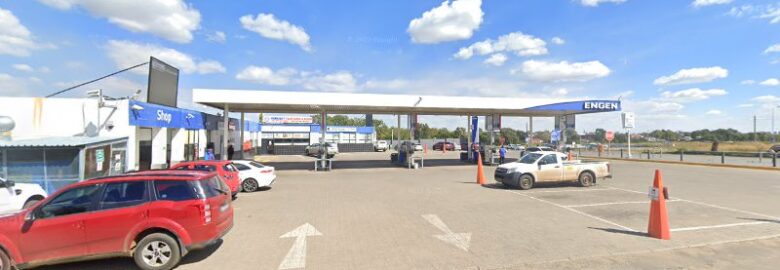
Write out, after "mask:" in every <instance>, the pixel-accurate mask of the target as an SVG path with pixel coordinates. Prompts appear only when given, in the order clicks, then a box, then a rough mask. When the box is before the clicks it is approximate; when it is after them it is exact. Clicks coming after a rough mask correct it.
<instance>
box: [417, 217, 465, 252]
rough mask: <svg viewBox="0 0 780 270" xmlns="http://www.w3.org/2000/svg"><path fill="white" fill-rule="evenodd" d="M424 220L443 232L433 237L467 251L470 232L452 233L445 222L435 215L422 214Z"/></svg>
mask: <svg viewBox="0 0 780 270" xmlns="http://www.w3.org/2000/svg"><path fill="white" fill-rule="evenodd" d="M422 217H423V218H424V219H425V220H427V221H428V222H429V223H431V225H433V226H435V227H436V228H437V229H439V230H440V231H441V232H443V233H444V234H438V235H434V236H433V237H436V238H439V240H442V241H444V242H445V243H447V244H450V245H453V246H456V247H458V248H460V249H462V250H463V251H469V245H470V244H471V233H454V232H452V230H450V228H449V227H447V225H446V224H444V222H443V221H441V219H440V218H439V217H438V216H436V215H432V214H431V215H423V216H422Z"/></svg>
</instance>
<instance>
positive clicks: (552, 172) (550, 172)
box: [494, 151, 612, 189]
mask: <svg viewBox="0 0 780 270" xmlns="http://www.w3.org/2000/svg"><path fill="white" fill-rule="evenodd" d="M566 158H567V157H566V154H563V153H559V152H553V151H542V152H533V153H528V154H527V155H525V156H523V157H522V158H520V160H518V161H516V162H512V163H506V164H503V165H500V166H498V168H496V173H495V175H494V177H495V179H496V181H497V182H500V183H502V184H504V185H507V186H511V187H519V188H520V189H530V188H532V187H533V186H534V184H536V183H541V182H562V181H572V182H575V181H576V182H578V183H579V184H580V185H581V186H583V187H588V186H592V185H595V184H596V179H599V178H611V177H612V172H611V168H610V165H609V163H608V162H599V161H579V160H572V161H568V160H566Z"/></svg>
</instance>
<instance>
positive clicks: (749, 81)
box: [740, 80, 756, 85]
mask: <svg viewBox="0 0 780 270" xmlns="http://www.w3.org/2000/svg"><path fill="white" fill-rule="evenodd" d="M755 83H756V81H754V80H744V81H741V82H740V84H742V85H751V84H755Z"/></svg>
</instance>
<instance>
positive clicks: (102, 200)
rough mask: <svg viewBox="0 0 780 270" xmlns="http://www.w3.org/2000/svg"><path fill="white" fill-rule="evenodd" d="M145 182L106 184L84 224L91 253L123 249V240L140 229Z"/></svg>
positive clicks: (145, 202) (145, 207)
mask: <svg viewBox="0 0 780 270" xmlns="http://www.w3.org/2000/svg"><path fill="white" fill-rule="evenodd" d="M147 182H148V181H125V182H112V183H106V184H105V187H104V188H103V192H102V193H101V194H100V196H99V199H98V202H97V205H96V210H95V211H93V212H91V213H90V214H88V215H86V217H85V218H84V227H85V232H86V239H87V245H88V248H89V253H90V254H106V253H117V252H123V251H125V250H124V249H125V239H127V236H128V235H135V234H137V233H140V231H139V230H143V229H144V228H143V226H139V225H141V224H143V223H144V222H146V218H147V216H148V206H149V192H148V189H149V188H148V185H147Z"/></svg>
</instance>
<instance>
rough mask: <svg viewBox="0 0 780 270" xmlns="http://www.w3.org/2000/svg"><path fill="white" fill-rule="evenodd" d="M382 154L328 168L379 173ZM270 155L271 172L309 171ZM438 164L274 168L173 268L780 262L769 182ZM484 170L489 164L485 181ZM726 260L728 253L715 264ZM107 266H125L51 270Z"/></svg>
mask: <svg viewBox="0 0 780 270" xmlns="http://www.w3.org/2000/svg"><path fill="white" fill-rule="evenodd" d="M434 154H438V155H440V156H438V157H439V158H442V157H446V158H447V159H450V160H451V159H454V157H455V154H454V153H448V154H446V155H445V154H441V153H430V152H429V153H428V155H427V156H428V158H429V159H430V160H436V157H437V156H434ZM387 155H389V154H388V153H360V154H343V155H341V156H340V157H337V158H338V159H341V160H342V162H343V163H349V162H350V161H348V160H353V161H355V162H365V160H374V161H376V162H377V163H376V164H381V163H380V161H381V160H383V159H384V158H385V157H386V156H387ZM274 159H275V161H271V160H269V163H270V164H271V165H274V162H277V163H279V164H280V165H281V164H285V165H286V166H291V165H290V164H294V163H295V162H294V160H295V159H299V160H301V161H300V162H305V163H306V164H308V163H309V162H310V160H309V159H308V158H301V157H276V158H274ZM445 161H446V159H443V160H442V161H438V162H439V166H431V167H426V168H424V169H420V170H407V169H401V168H397V167H389V166H388V167H384V166H378V167H373V168H363V167H358V166H348V165H347V164H344V166H345V167H346V169H339V170H335V171H332V172H327V173H322V172H321V173H315V172H312V171H309V170H303V169H300V170H295V169H291V170H280V171H278V176H279V181H277V183H276V184H275V185H274V187H273V189H271V190H267V191H263V192H257V193H252V194H241V196H240V198H239V199H238V200H237V201H236V202H235V204H234V206H235V208H236V226H235V228H234V229H233V231H232V232H231V233H230V234H229V235H227V236H226V237H225V239H224V241H223V242H222V243H221V245H219V246H218V248H212V249H209V250H206V251H199V252H194V253H193V254H192V255H191V257H188V258H186V259H185V262H184V264H183V265H182V266H180V267H179V268H178V269H218V268H219V269H224V268H230V269H296V268H304V267H305V268H308V269H477V268H479V269H494V268H498V269H501V268H510V269H525V268H539V269H547V268H583V267H585V268H588V267H600V268H621V266H623V267H625V266H626V265H631V266H632V268H649V269H655V268H659V267H688V266H693V267H696V266H699V267H705V268H706V267H713V266H724V267H725V266H732V265H751V266H754V267H753V268H761V267H764V266H766V265H777V263H778V262H780V257H779V256H778V255H776V253H773V252H771V250H776V249H777V247H778V246H780V238H778V237H780V221H778V218H777V217H780V209H778V208H777V207H776V205H778V204H780V197H778V196H776V195H777V193H778V192H780V173H778V172H771V171H753V170H746V169H729V168H708V167H695V166H681V165H671V164H648V163H634V162H615V163H613V170H614V175H615V178H614V179H611V180H606V181H602V182H600V183H599V185H597V186H595V187H591V188H581V187H576V186H574V185H564V184H559V185H546V186H542V187H538V188H534V189H532V190H528V191H522V190H514V189H505V188H504V187H501V186H499V185H495V184H493V181H489V183H491V184H489V185H486V186H478V185H476V184H475V183H474V180H475V172H476V169H475V167H474V166H468V165H462V164H458V163H457V162H452V163H447V162H445ZM285 162H286V163H285ZM388 163H389V161H388ZM433 163H434V164H435V163H436V161H434V162H433ZM359 164H373V163H359ZM450 164H451V165H450ZM292 167H294V166H291V168H292ZM656 168H659V169H661V170H662V171H663V174H664V182H665V184H666V185H667V186H668V187H669V190H670V197H671V199H670V200H669V201H668V204H667V206H668V208H669V215H670V221H671V228H672V240H670V241H662V240H657V239H653V238H649V237H646V236H645V235H644V231H645V230H646V227H647V218H648V215H649V213H648V212H649V199H648V198H647V195H645V193H646V192H647V189H648V186H650V185H651V184H652V178H653V170H654V169H656ZM492 172H493V168H492V167H486V171H485V173H486V174H487V176H488V179H491V180H492ZM723 252H727V253H726V254H729V255H722V257H720V255H719V256H713V254H721V253H723ZM735 253H736V254H739V255H740V256H736V255H734V254H735ZM109 266H110V267H113V268H112V269H123V267H128V269H129V267H131V266H132V263H131V262H130V261H129V260H117V259H113V260H106V261H99V262H87V263H76V264H70V265H65V266H58V267H57V268H56V269H106V267H109ZM51 269H55V268H51Z"/></svg>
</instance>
